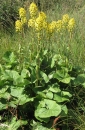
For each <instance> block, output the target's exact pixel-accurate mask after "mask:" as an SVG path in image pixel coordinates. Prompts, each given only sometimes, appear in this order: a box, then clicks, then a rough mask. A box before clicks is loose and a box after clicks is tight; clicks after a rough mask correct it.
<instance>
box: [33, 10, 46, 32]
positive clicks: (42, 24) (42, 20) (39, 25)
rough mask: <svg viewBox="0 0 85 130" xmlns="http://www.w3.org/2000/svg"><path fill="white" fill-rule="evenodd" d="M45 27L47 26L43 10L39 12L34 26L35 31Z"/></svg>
mask: <svg viewBox="0 0 85 130" xmlns="http://www.w3.org/2000/svg"><path fill="white" fill-rule="evenodd" d="M46 27H47V22H46V15H45V13H44V12H40V13H39V16H38V18H36V21H35V28H36V30H37V31H40V30H42V29H44V28H46Z"/></svg>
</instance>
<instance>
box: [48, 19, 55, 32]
mask: <svg viewBox="0 0 85 130" xmlns="http://www.w3.org/2000/svg"><path fill="white" fill-rule="evenodd" d="M55 29H56V21H52V22H51V23H49V24H48V26H47V31H48V33H53V32H54V31H55Z"/></svg>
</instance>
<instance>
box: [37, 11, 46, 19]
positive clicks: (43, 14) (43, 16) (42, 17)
mask: <svg viewBox="0 0 85 130" xmlns="http://www.w3.org/2000/svg"><path fill="white" fill-rule="evenodd" d="M39 17H41V19H42V20H46V14H45V13H44V12H40V13H39Z"/></svg>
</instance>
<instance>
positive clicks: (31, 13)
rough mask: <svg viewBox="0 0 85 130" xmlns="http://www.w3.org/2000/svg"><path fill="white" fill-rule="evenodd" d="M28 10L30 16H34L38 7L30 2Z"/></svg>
mask: <svg viewBox="0 0 85 130" xmlns="http://www.w3.org/2000/svg"><path fill="white" fill-rule="evenodd" d="M29 12H30V16H31V18H35V17H36V15H37V13H38V8H37V5H36V4H35V3H34V2H32V3H31V4H30V7H29Z"/></svg>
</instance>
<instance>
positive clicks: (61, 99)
mask: <svg viewBox="0 0 85 130" xmlns="http://www.w3.org/2000/svg"><path fill="white" fill-rule="evenodd" d="M69 96H70V97H71V94H70V93H69V95H63V93H62V91H61V92H60V93H57V94H54V98H53V99H54V100H56V101H57V102H65V101H69Z"/></svg>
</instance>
